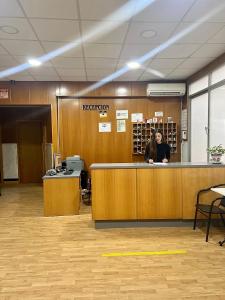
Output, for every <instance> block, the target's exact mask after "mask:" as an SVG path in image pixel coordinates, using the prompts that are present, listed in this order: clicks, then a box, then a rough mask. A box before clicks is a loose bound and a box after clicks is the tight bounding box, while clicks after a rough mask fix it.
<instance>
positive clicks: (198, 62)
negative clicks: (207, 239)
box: [177, 58, 211, 69]
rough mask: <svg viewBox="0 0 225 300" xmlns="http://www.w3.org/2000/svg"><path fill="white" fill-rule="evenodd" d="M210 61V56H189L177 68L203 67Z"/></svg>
mask: <svg viewBox="0 0 225 300" xmlns="http://www.w3.org/2000/svg"><path fill="white" fill-rule="evenodd" d="M210 61H211V60H210V59H209V58H187V59H185V60H184V61H183V62H182V63H181V64H180V65H179V66H178V67H177V69H183V68H184V69H188V68H192V66H195V67H196V68H198V69H201V68H203V67H204V66H206V65H207V64H208V63H210Z"/></svg>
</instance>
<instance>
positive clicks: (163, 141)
mask: <svg viewBox="0 0 225 300" xmlns="http://www.w3.org/2000/svg"><path fill="white" fill-rule="evenodd" d="M156 133H160V134H161V136H162V143H165V140H164V136H163V133H162V131H161V130H160V129H157V130H155V134H154V140H155V135H156Z"/></svg>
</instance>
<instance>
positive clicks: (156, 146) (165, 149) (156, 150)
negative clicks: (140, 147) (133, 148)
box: [145, 130, 170, 164]
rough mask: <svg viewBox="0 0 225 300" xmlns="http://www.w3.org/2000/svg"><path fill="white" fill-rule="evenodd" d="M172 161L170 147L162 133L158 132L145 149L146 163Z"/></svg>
mask: <svg viewBox="0 0 225 300" xmlns="http://www.w3.org/2000/svg"><path fill="white" fill-rule="evenodd" d="M169 160H170V146H169V145H168V144H167V143H165V142H164V140H163V135H162V133H161V131H159V130H156V131H155V133H154V138H153V139H152V140H150V142H149V143H148V144H147V146H146V149H145V161H146V162H148V163H150V164H152V163H153V162H163V163H167V162H168V161H169Z"/></svg>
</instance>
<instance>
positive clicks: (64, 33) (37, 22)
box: [30, 19, 80, 42]
mask: <svg viewBox="0 0 225 300" xmlns="http://www.w3.org/2000/svg"><path fill="white" fill-rule="evenodd" d="M30 21H31V23H32V25H33V27H34V29H35V31H36V33H37V35H38V38H39V39H40V40H42V41H56V42H57V41H62V42H63V41H73V40H75V39H77V38H79V37H80V33H79V24H78V21H72V20H50V19H30ZM46 28H47V30H46Z"/></svg>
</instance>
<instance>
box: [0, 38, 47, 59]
mask: <svg viewBox="0 0 225 300" xmlns="http://www.w3.org/2000/svg"><path fill="white" fill-rule="evenodd" d="M1 44H2V45H3V46H4V47H5V48H6V49H7V50H8V51H9V52H10V53H11V54H14V55H23V56H27V57H31V56H38V55H42V54H43V50H42V48H41V45H40V44H39V42H37V41H16V40H14V41H13V40H2V41H1Z"/></svg>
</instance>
